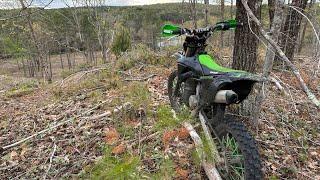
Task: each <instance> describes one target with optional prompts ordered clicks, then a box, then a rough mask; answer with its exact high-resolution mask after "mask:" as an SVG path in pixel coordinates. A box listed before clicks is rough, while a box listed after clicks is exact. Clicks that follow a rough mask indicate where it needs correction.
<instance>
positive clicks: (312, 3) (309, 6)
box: [297, 0, 315, 54]
mask: <svg viewBox="0 0 320 180" xmlns="http://www.w3.org/2000/svg"><path fill="white" fill-rule="evenodd" d="M314 3H315V0H311V1H310V3H309V5H308V8H307V9H308V10H311V9H312V6H313V5H314ZM302 24H303V25H302V32H301V34H300V36H299V37H300V38H299V44H298V47H297V52H298V53H299V54H300V53H301V51H302V47H303V45H304V41H303V40H304V37H305V35H306V30H307V25H308V21H307V20H303V23H302Z"/></svg>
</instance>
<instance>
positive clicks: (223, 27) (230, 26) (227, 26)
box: [174, 21, 243, 35]
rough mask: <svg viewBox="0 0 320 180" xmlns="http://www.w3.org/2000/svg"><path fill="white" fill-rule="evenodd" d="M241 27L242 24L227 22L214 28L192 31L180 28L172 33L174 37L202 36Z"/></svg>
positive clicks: (220, 23)
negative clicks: (185, 35)
mask: <svg viewBox="0 0 320 180" xmlns="http://www.w3.org/2000/svg"><path fill="white" fill-rule="evenodd" d="M241 26H243V23H238V22H235V23H234V24H230V23H229V22H228V21H224V22H219V23H217V24H216V25H214V26H210V27H206V28H198V29H194V30H190V29H187V28H181V29H180V30H177V31H176V32H174V33H175V34H176V35H184V34H187V35H197V34H203V33H210V32H214V31H216V30H218V31H227V30H229V29H233V28H235V27H241Z"/></svg>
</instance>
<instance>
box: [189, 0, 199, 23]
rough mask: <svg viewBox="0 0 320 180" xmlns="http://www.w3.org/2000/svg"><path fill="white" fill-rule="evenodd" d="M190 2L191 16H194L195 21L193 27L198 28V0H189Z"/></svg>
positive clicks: (193, 20)
mask: <svg viewBox="0 0 320 180" xmlns="http://www.w3.org/2000/svg"><path fill="white" fill-rule="evenodd" d="M189 4H190V12H191V18H192V22H193V27H194V28H195V29H196V28H198V26H197V9H196V7H197V6H196V5H197V0H189Z"/></svg>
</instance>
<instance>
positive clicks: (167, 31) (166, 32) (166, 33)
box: [162, 24, 180, 37]
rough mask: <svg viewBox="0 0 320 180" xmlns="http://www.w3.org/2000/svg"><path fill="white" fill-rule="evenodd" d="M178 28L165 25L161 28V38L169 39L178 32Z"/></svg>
mask: <svg viewBox="0 0 320 180" xmlns="http://www.w3.org/2000/svg"><path fill="white" fill-rule="evenodd" d="M179 30H180V27H179V26H176V25H172V24H166V25H164V26H163V27H162V36H163V37H170V36H174V35H175V34H174V31H179Z"/></svg>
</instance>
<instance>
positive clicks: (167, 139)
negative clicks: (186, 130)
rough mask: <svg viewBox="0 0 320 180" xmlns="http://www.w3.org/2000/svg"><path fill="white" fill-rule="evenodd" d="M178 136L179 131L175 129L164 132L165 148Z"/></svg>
mask: <svg viewBox="0 0 320 180" xmlns="http://www.w3.org/2000/svg"><path fill="white" fill-rule="evenodd" d="M176 136H177V131H175V130H172V131H167V132H164V133H163V136H162V142H163V144H164V149H167V148H168V146H169V142H170V141H171V140H172V139H173V138H174V137H176Z"/></svg>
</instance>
